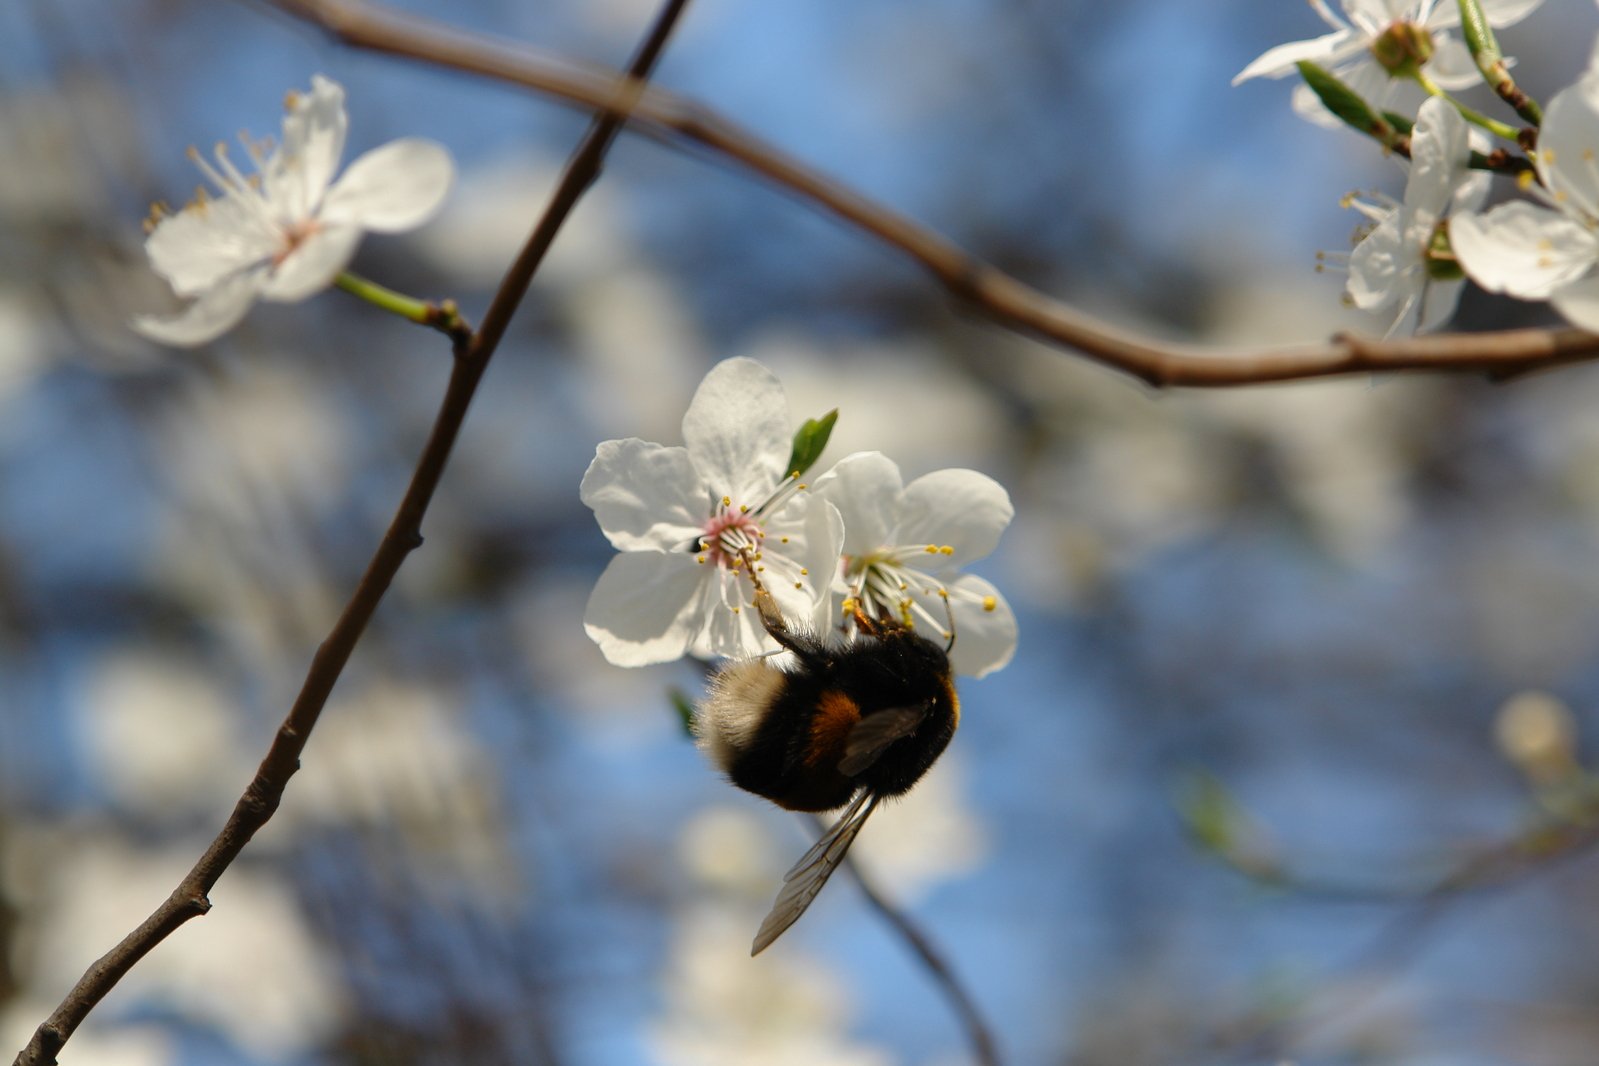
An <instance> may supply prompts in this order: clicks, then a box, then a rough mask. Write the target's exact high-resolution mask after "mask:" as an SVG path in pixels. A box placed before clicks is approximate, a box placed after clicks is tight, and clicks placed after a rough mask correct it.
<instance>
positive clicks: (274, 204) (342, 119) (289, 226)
mask: <svg viewBox="0 0 1599 1066" xmlns="http://www.w3.org/2000/svg"><path fill="white" fill-rule="evenodd" d="M287 108H288V114H287V115H286V116H285V117H284V119H283V141H282V143H281V144H280V145H276V146H273V145H270V144H254V143H250V142H246V144H245V147H246V149H247V151H248V152H249V154H250V156H251V158H252V160H253V162H254V164H255V166H256V171H257V172H256V173H254V174H250V175H246V174H244V173H242V172H241V171H240V170H239V168H238V167H236V166H235V165H234V163H233V161H232V160H231V159H230V158H229V156H228V152H227V146H226V145H223V144H219V145H217V147H216V151H215V160H216V162H215V164H214V165H213V164H212V163H209V162H207V161H206V159H205V157H204V156H202V155H201V154H200V153H199V152H198V151H197V150H195V149H192V148H191V149H190V150H189V156H190V158H191V159H193V160H194V163H195V165H196V166H197V167H199V168H200V171H201V173H202V174H204V175H205V177H206V179H207V180H208V181H209V182H210V183H211V184H212V185H213V186H215V188H216V194H215V195H214V196H213V195H209V194H207V193H206V192H205V191H204V190H203V189H202V190H201V192H200V194H199V195H198V196H197V197H196V198H195V200H194V201H192V202H191V203H189V204H188V206H186V207H184V208H183V210H181V211H178V212H177V213H176V214H167V213H165V212H164V211H162V210H161V209H159V208H158V209H157V211H156V212H155V214H154V216H153V224H152V228H151V230H150V237H149V239H148V240H147V241H146V242H145V251H146V253H148V254H149V256H150V263H151V265H152V266H153V267H154V268H155V271H156V273H158V274H160V275H161V276H162V277H163V278H165V279H166V281H167V282H168V283H169V284H170V285H171V286H172V291H173V292H174V293H176V294H177V295H178V296H179V297H182V298H184V299H187V300H191V301H192V302H191V303H190V304H189V305H188V306H187V307H185V308H184V309H183V310H181V311H179V312H178V313H177V314H175V315H172V316H169V317H167V316H160V315H140V316H138V317H136V318H135V319H134V321H133V326H134V328H135V329H137V330H138V331H139V332H140V333H142V334H144V335H145V336H146V337H149V338H151V339H152V340H156V341H161V342H163V343H166V344H175V345H181V346H194V345H199V344H204V343H206V342H207V341H210V340H214V339H215V338H217V337H219V336H221V335H222V334H223V333H225V332H227V331H228V330H229V329H231V328H232V327H233V326H234V325H235V324H236V323H237V322H238V321H239V320H240V319H241V318H243V317H244V314H245V312H246V311H248V310H249V309H250V305H251V304H253V303H255V301H256V300H271V301H277V302H283V303H292V302H295V301H298V300H303V299H305V298H306V297H308V296H311V295H312V294H314V293H317V292H320V291H321V290H323V289H325V288H327V287H328V286H329V285H331V284H332V283H333V280H334V279H335V278H336V277H337V276H338V275H339V273H340V272H341V271H342V270H343V269H344V267H345V265H346V264H348V263H349V261H350V258H351V257H352V256H353V255H354V254H355V249H356V245H357V244H359V243H360V240H361V235H362V233H364V232H365V231H367V230H372V231H374V232H379V233H397V232H400V231H403V230H408V229H414V228H415V227H417V226H420V225H421V224H422V223H424V222H426V221H427V220H428V219H429V218H431V217H432V216H433V214H434V212H436V211H437V210H438V208H439V206H440V205H441V204H442V203H443V202H444V196H445V194H446V193H447V192H448V191H449V187H450V183H451V181H452V179H453V176H454V165H453V164H452V163H451V161H450V155H449V153H448V152H447V151H445V149H444V148H443V147H442V146H440V145H438V144H435V143H434V142H432V141H427V140H422V139H419V138H403V139H401V140H397V141H391V142H389V143H388V144H385V145H383V146H381V147H378V148H374V149H373V150H371V151H370V152H367V153H366V154H364V155H362V156H360V157H359V158H358V159H356V160H355V161H354V162H352V163H351V164H350V165H349V167H347V168H346V169H345V171H344V173H343V175H342V176H341V177H339V178H338V180H334V174H335V172H336V171H337V169H338V165H339V159H340V157H341V156H342V155H343V154H344V139H345V131H346V127H347V126H348V116H347V115H346V114H345V110H344V89H343V88H341V87H340V86H339V85H338V84H337V83H336V82H333V81H331V80H329V79H328V78H325V77H322V76H321V75H316V76H314V77H313V78H312V79H311V91H310V92H309V93H292V94H290V96H289V99H288V104H287Z"/></svg>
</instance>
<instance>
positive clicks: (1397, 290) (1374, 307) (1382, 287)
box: [1344, 208, 1422, 311]
mask: <svg viewBox="0 0 1599 1066" xmlns="http://www.w3.org/2000/svg"><path fill="white" fill-rule="evenodd" d="M1404 213H1405V212H1404V209H1402V208H1401V209H1400V210H1398V211H1395V212H1394V213H1393V214H1391V215H1389V216H1388V217H1387V218H1385V219H1383V221H1382V223H1381V224H1380V225H1378V227H1377V228H1376V229H1374V230H1372V231H1371V232H1370V233H1368V234H1367V235H1366V237H1365V239H1364V240H1362V241H1361V242H1360V243H1359V244H1357V245H1355V250H1354V251H1353V252H1351V253H1350V254H1349V281H1348V282H1347V283H1346V284H1345V286H1344V291H1345V292H1347V293H1348V294H1349V298H1350V299H1351V300H1353V301H1354V304H1355V306H1356V307H1358V308H1360V309H1361V310H1362V311H1381V310H1382V309H1383V308H1385V307H1391V306H1392V305H1393V303H1394V301H1396V300H1399V299H1401V298H1403V297H1406V296H1410V295H1413V293H1412V292H1410V291H1409V290H1412V289H1417V290H1419V289H1420V287H1421V284H1422V278H1421V277H1414V276H1407V275H1414V274H1415V273H1416V272H1417V271H1418V270H1419V268H1420V267H1421V249H1420V248H1419V247H1412V246H1411V245H1410V243H1409V242H1408V241H1406V240H1405V234H1404V231H1403V230H1402V229H1401V228H1400V226H1401V223H1402V221H1403V215H1404Z"/></svg>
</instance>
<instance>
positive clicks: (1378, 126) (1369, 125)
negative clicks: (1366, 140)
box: [1299, 60, 1398, 148]
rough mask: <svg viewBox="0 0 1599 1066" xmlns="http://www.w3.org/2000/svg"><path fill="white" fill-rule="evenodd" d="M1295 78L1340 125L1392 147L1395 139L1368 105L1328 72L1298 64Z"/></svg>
mask: <svg viewBox="0 0 1599 1066" xmlns="http://www.w3.org/2000/svg"><path fill="white" fill-rule="evenodd" d="M1299 74H1300V76H1301V77H1303V78H1304V79H1305V84H1306V85H1308V86H1310V91H1311V92H1313V93H1315V94H1316V98H1317V99H1319V100H1320V101H1321V102H1322V103H1323V104H1325V105H1326V106H1327V110H1329V111H1331V112H1332V113H1333V114H1334V115H1337V116H1338V117H1339V118H1340V119H1341V120H1343V122H1344V124H1345V125H1347V126H1351V127H1353V128H1354V129H1357V130H1359V131H1360V132H1361V133H1364V134H1366V135H1367V136H1368V137H1375V138H1377V140H1379V141H1381V142H1382V143H1383V144H1385V145H1387V146H1388V147H1390V148H1392V147H1394V143H1395V141H1396V140H1397V139H1398V135H1397V134H1396V133H1395V132H1394V128H1393V127H1392V126H1390V125H1389V124H1388V123H1387V122H1386V121H1385V120H1384V119H1383V118H1382V117H1381V116H1380V115H1378V114H1377V112H1375V111H1373V110H1372V109H1371V105H1370V104H1368V103H1366V101H1365V100H1363V99H1362V98H1361V96H1360V94H1359V93H1357V92H1355V90H1353V89H1351V88H1350V87H1349V86H1347V85H1345V84H1344V83H1343V82H1342V81H1340V80H1339V79H1338V77H1337V76H1336V75H1334V74H1333V73H1332V72H1331V71H1329V70H1327V69H1326V68H1324V67H1319V66H1317V65H1316V64H1315V63H1312V62H1310V61H1309V60H1301V61H1300V63H1299Z"/></svg>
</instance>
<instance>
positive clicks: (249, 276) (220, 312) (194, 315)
mask: <svg viewBox="0 0 1599 1066" xmlns="http://www.w3.org/2000/svg"><path fill="white" fill-rule="evenodd" d="M265 282H266V270H265V269H264V268H263V269H257V270H242V271H240V272H239V273H237V274H235V275H234V276H233V277H231V278H228V279H226V280H224V281H222V282H220V283H219V284H217V285H213V286H212V287H211V288H210V289H207V290H206V291H205V292H203V293H201V294H200V296H199V298H198V299H196V300H195V301H194V302H193V303H191V304H190V305H189V306H188V307H185V308H184V309H183V310H182V311H179V312H178V313H177V314H175V315H172V316H169V317H162V316H160V315H138V316H136V317H135V318H134V319H133V323H132V325H133V328H134V329H135V330H137V331H138V332H139V333H141V334H143V335H144V336H146V337H148V338H150V339H151V340H153V341H159V342H160V343H162V344H172V345H176V346H178V347H180V348H194V347H197V346H199V345H201V344H205V343H206V342H207V341H213V340H215V339H216V338H218V337H220V336H222V334H224V333H226V332H227V331H228V330H230V329H232V328H233V327H234V326H235V325H237V324H238V321H239V319H241V318H243V317H244V313H245V312H246V311H248V310H249V309H250V305H251V304H253V303H255V300H256V297H257V296H258V295H260V291H261V288H262V286H263V285H264V284H265Z"/></svg>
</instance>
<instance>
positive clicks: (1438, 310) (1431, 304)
mask: <svg viewBox="0 0 1599 1066" xmlns="http://www.w3.org/2000/svg"><path fill="white" fill-rule="evenodd" d="M1465 287H1466V283H1465V282H1464V281H1438V280H1436V279H1435V280H1433V281H1429V282H1428V283H1427V287H1426V290H1425V291H1424V292H1423V293H1422V294H1421V301H1422V302H1421V315H1420V317H1419V318H1418V320H1417V322H1416V331H1417V332H1418V333H1426V332H1428V331H1430V330H1434V329H1437V328H1439V327H1440V326H1442V325H1443V324H1444V323H1446V322H1448V321H1449V319H1450V317H1451V316H1453V315H1454V313H1455V306H1456V305H1457V304H1459V303H1460V292H1461V290H1462V289H1464V288H1465Z"/></svg>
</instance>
